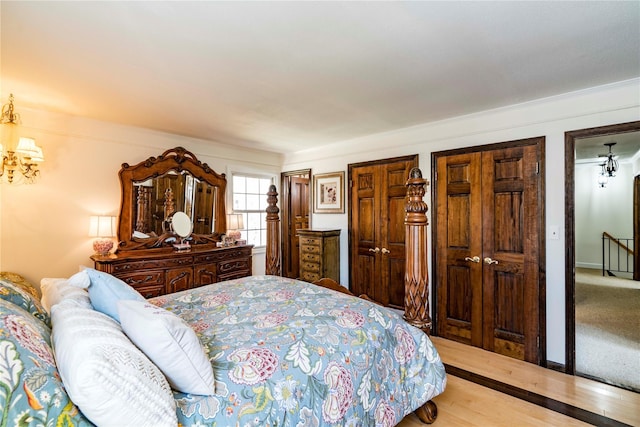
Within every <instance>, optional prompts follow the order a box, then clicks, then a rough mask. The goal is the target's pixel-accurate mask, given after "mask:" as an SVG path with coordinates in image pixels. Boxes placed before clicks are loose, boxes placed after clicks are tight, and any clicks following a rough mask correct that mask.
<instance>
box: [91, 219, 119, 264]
mask: <svg viewBox="0 0 640 427" xmlns="http://www.w3.org/2000/svg"><path fill="white" fill-rule="evenodd" d="M115 235H116V217H115V216H93V215H92V216H90V217H89V237H97V239H95V240H94V241H93V250H94V251H95V254H94V255H99V256H106V255H108V254H109V252H110V251H111V249H113V240H112V237H114V236H115Z"/></svg>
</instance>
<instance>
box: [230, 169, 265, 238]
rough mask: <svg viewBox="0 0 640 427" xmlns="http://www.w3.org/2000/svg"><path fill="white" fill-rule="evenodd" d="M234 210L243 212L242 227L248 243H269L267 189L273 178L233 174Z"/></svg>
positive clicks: (243, 235) (243, 236)
mask: <svg viewBox="0 0 640 427" xmlns="http://www.w3.org/2000/svg"><path fill="white" fill-rule="evenodd" d="M232 176H233V181H232V185H233V212H234V213H239V214H242V219H243V223H244V228H242V229H240V233H241V235H242V237H241V238H242V239H243V240H246V241H247V244H249V245H254V246H256V247H258V246H266V245H267V212H266V210H267V191H269V186H270V185H271V184H272V183H273V179H272V178H270V177H264V176H255V175H243V174H233V175H232Z"/></svg>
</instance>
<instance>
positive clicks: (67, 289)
mask: <svg viewBox="0 0 640 427" xmlns="http://www.w3.org/2000/svg"><path fill="white" fill-rule="evenodd" d="M72 277H73V276H72ZM70 281H71V279H60V278H50V277H45V278H44V279H42V280H40V291H41V292H42V298H41V299H40V302H42V306H43V307H44V309H45V310H47V312H48V313H49V314H51V307H53V306H54V305H56V304H58V303H59V302H61V301H62V300H63V299H69V300H72V301H74V302H76V304H78V305H80V306H83V307H85V308H91V301H90V300H89V293H88V292H87V290H86V289H82V288H79V287H75V286H72V285H71V284H70Z"/></svg>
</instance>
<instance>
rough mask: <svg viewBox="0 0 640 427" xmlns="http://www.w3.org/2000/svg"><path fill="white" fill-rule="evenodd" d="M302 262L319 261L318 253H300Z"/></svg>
mask: <svg viewBox="0 0 640 427" xmlns="http://www.w3.org/2000/svg"><path fill="white" fill-rule="evenodd" d="M302 261H303V262H318V263H319V262H320V254H314V253H309V252H303V253H302Z"/></svg>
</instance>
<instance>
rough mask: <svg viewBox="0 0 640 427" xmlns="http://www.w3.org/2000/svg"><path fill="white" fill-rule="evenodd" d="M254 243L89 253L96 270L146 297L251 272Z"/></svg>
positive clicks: (243, 275)
mask: <svg viewBox="0 0 640 427" xmlns="http://www.w3.org/2000/svg"><path fill="white" fill-rule="evenodd" d="M252 248H253V245H245V246H230V247H226V248H209V249H200V248H198V247H194V248H192V249H191V250H190V251H189V252H175V251H173V250H167V251H159V252H156V253H152V254H150V253H148V252H147V253H145V254H144V255H142V254H141V255H136V254H134V255H127V256H122V255H110V256H96V255H94V256H92V257H91V259H92V260H93V262H94V266H95V269H96V270H99V271H104V272H105V273H109V274H112V275H113V276H115V277H117V278H119V279H121V280H123V281H125V282H126V283H128V284H129V285H131V286H133V287H134V288H135V289H136V290H137V291H138V292H140V293H141V294H142V295H143V296H144V297H145V298H151V297H155V296H159V295H164V294H168V293H172V292H178V291H183V290H185V289H191V288H196V287H198V286H202V285H208V284H210V283H215V282H221V281H223V280H229V279H236V278H239V277H245V276H250V275H251V266H252V261H251V250H252Z"/></svg>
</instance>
